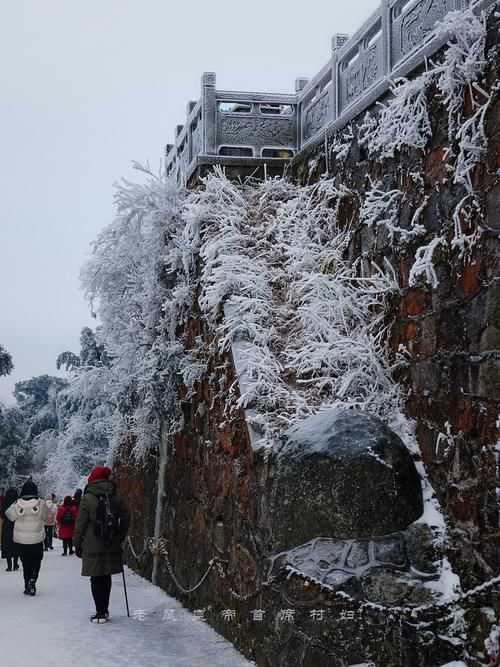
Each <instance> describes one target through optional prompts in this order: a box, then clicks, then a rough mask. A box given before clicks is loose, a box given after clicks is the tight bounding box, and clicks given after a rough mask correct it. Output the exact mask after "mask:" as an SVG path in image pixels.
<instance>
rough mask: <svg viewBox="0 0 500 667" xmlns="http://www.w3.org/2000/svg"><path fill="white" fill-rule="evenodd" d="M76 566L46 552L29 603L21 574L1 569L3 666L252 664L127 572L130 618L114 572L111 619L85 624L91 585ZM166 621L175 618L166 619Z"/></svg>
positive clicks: (199, 666)
mask: <svg viewBox="0 0 500 667" xmlns="http://www.w3.org/2000/svg"><path fill="white" fill-rule="evenodd" d="M56 544H57V542H56ZM80 566H81V561H79V560H78V559H77V558H76V557H67V558H63V559H62V560H61V555H60V549H59V548H57V547H56V548H55V550H54V551H50V552H47V553H46V554H45V556H44V559H43V561H42V569H41V572H40V577H39V581H38V584H37V594H36V596H35V597H34V598H31V597H29V598H27V597H26V596H25V595H23V594H22V590H23V587H24V586H23V578H22V573H21V571H19V572H5V571H4V568H3V567H2V568H1V570H0V590H1V591H2V606H1V611H0V618H1V626H2V649H1V650H2V660H3V661H5V664H6V663H7V662H8V664H9V667H26V665H32V664H33V665H34V664H36V665H37V667H55V666H57V665H63V664H66V663H69V664H72V663H74V664H78V665H79V666H80V667H109V665H116V667H128V666H129V665H141V667H157V666H158V665H164V666H165V667H206V666H207V665H217V666H218V667H236V666H240V665H241V666H242V667H243V665H253V664H254V663H252V662H249V661H248V660H246V659H245V658H243V657H242V656H241V655H240V654H239V653H238V652H237V651H236V650H235V648H234V647H233V646H232V645H231V644H230V643H229V642H228V641H226V640H225V639H224V638H223V637H221V636H220V635H219V634H217V633H216V632H215V630H213V629H212V628H211V627H210V626H208V625H207V624H206V623H204V622H203V621H201V620H199V619H196V618H195V616H194V615H193V614H191V613H189V612H188V611H187V610H185V609H184V608H183V607H182V605H181V604H180V603H179V602H178V601H177V600H175V599H174V598H171V597H169V596H168V595H167V594H166V593H164V592H163V591H162V590H161V589H160V588H157V587H156V586H153V585H152V584H150V583H149V582H148V581H146V580H145V579H143V578H142V577H139V576H138V575H136V574H134V573H132V572H131V571H130V570H128V569H127V570H126V583H127V590H128V597H129V605H130V613H131V618H127V615H126V607H125V598H124V591H123V583H122V579H121V575H114V576H113V588H112V592H111V604H110V614H111V620H110V622H109V623H107V624H105V625H95V624H92V623H90V621H89V617H90V615H91V614H93V613H95V610H94V609H93V607H92V597H91V594H90V580H89V578H88V577H82V576H81V575H80ZM172 617H173V618H175V619H177V620H170V619H171V618H172ZM141 618H142V619H143V620H140V619H141ZM164 618H165V620H163V619H164ZM167 619H168V620H167ZM2 664H4V663H3V662H2Z"/></svg>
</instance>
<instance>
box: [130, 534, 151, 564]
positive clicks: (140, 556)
mask: <svg viewBox="0 0 500 667" xmlns="http://www.w3.org/2000/svg"><path fill="white" fill-rule="evenodd" d="M152 541H153V540H152V539H151V538H150V537H146V539H145V540H144V547H143V549H142V551H141V553H140V554H137V553H136V552H135V549H134V545H133V544H132V539H131V537H130V535H127V539H126V544H127V546H128V548H129V549H130V553H131V554H132V556H133V557H134V558H135V559H136V560H138V561H140V560H142V559H143V558H144V556H145V555H146V553H147V551H148V550H149V546H150V543H152Z"/></svg>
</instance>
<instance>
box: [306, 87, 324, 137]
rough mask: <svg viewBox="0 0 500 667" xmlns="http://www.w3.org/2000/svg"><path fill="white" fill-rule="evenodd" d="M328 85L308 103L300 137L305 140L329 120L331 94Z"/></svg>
mask: <svg viewBox="0 0 500 667" xmlns="http://www.w3.org/2000/svg"><path fill="white" fill-rule="evenodd" d="M330 92H331V91H330V86H329V87H328V88H326V90H324V91H323V93H322V94H321V95H320V96H319V97H318V99H316V100H315V101H314V102H313V103H312V104H310V105H309V106H308V107H307V109H305V111H303V114H304V121H303V125H302V137H303V140H304V141H307V140H308V139H310V138H311V137H313V136H314V135H315V134H316V133H317V132H318V131H319V130H320V129H321V128H322V127H324V126H325V125H326V124H327V122H328V121H329V120H330V116H331V94H330Z"/></svg>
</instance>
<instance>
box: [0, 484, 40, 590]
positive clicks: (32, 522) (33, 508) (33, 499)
mask: <svg viewBox="0 0 500 667" xmlns="http://www.w3.org/2000/svg"><path fill="white" fill-rule="evenodd" d="M48 514H49V510H48V508H47V504H46V502H45V500H42V499H41V498H39V497H38V489H37V486H36V484H35V483H34V482H33V481H32V480H31V479H29V480H27V481H26V482H25V483H24V484H23V487H22V489H21V497H20V498H19V499H18V500H17V501H16V502H15V503H13V504H12V505H11V506H10V507H9V508H8V510H7V511H6V512H5V515H6V517H7V518H8V519H10V521H14V522H15V523H14V542H15V544H16V547H17V551H18V553H19V557H20V559H21V563H22V564H23V575H24V594H25V595H35V594H36V581H37V579H38V573H39V572H40V566H41V564H42V558H43V541H44V539H45V525H44V523H45V521H46V519H47V516H48Z"/></svg>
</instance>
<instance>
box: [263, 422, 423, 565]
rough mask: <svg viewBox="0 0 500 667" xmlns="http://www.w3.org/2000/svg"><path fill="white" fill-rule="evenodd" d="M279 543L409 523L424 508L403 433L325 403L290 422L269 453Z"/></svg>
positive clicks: (286, 545) (277, 546)
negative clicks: (326, 406)
mask: <svg viewBox="0 0 500 667" xmlns="http://www.w3.org/2000/svg"><path fill="white" fill-rule="evenodd" d="M269 464H270V470H269V472H270V475H269V488H268V491H269V510H270V519H271V526H272V531H273V538H272V545H271V548H272V550H273V551H274V552H275V553H276V552H277V551H284V550H286V549H290V548H293V547H295V546H297V545H300V544H304V543H305V542H308V541H309V540H311V539H313V538H315V537H334V538H346V539H347V538H356V537H358V538H361V537H376V536H380V535H387V534H390V533H394V532H396V531H399V530H404V529H405V528H407V527H408V526H409V525H410V524H411V523H412V522H413V521H415V520H416V519H418V518H419V517H420V516H421V514H422V511H423V503H422V490H421V483H420V477H419V475H418V473H417V470H416V468H415V465H414V463H413V460H412V457H411V455H410V453H409V452H408V450H407V449H406V447H405V445H404V444H403V442H402V440H401V439H400V438H399V436H397V435H396V434H395V433H394V432H393V431H391V430H390V429H389V428H388V427H387V426H386V425H385V424H384V422H383V421H382V420H381V419H379V418H378V417H375V416H374V415H371V414H368V413H366V412H362V411H360V410H339V409H332V410H325V411H322V412H319V413H317V414H316V415H313V416H311V417H308V418H306V419H303V420H302V421H300V422H299V423H297V424H295V425H294V426H292V427H291V428H290V429H288V430H287V431H286V432H285V434H284V436H283V438H282V439H281V442H280V444H279V445H277V447H276V449H275V450H274V451H273V453H272V454H271V457H270V459H269Z"/></svg>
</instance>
